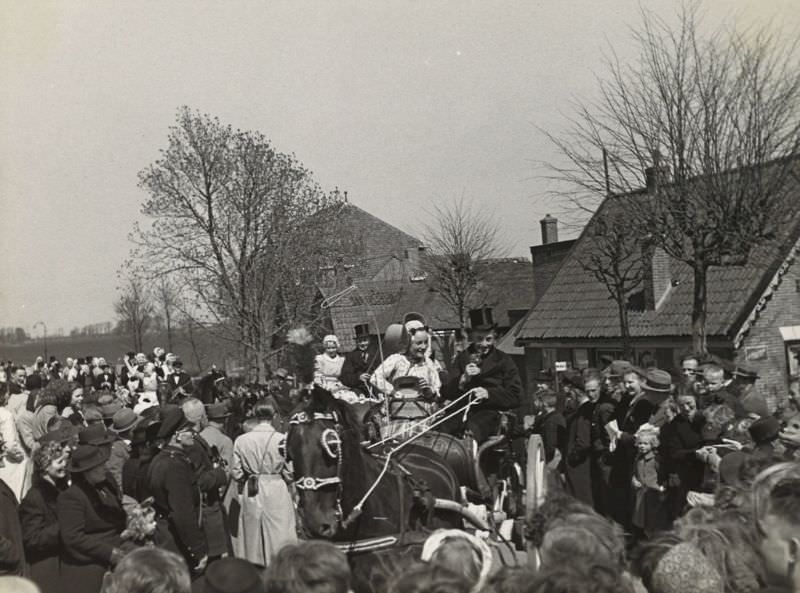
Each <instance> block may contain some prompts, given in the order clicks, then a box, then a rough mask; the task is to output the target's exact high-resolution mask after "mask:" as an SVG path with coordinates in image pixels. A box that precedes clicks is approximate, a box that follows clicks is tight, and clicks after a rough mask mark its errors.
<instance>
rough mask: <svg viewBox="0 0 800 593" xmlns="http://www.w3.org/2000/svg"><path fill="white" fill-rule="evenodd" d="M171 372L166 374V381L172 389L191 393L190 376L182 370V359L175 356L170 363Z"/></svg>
mask: <svg viewBox="0 0 800 593" xmlns="http://www.w3.org/2000/svg"><path fill="white" fill-rule="evenodd" d="M172 369H173V372H172V373H170V374H169V375H167V383H169V384H170V387H172V390H173V391H177V390H178V389H180V390H182V391H183V392H184V393H192V378H191V377H190V376H189V374H188V373H186V372H184V370H183V361H182V360H181V359H180V358H176V359H175V361H174V362H173V363H172Z"/></svg>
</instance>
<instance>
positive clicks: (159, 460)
mask: <svg viewBox="0 0 800 593" xmlns="http://www.w3.org/2000/svg"><path fill="white" fill-rule="evenodd" d="M147 482H148V485H149V490H150V493H151V494H152V496H153V498H154V499H155V504H154V506H155V509H156V512H157V514H158V520H159V521H160V522H162V524H163V523H166V524H167V527H168V529H169V531H170V533H171V535H172V537H173V538H174V540H175V543H176V544H177V545H178V547H179V548H180V551H181V553H182V554H183V555H184V557H185V558H186V561H187V562H188V564H189V567H190V568H191V567H194V566H197V563H198V562H199V561H200V559H201V558H203V556H205V555H206V554H208V545H207V543H206V536H205V534H204V533H203V529H202V527H201V526H200V489H199V487H198V485H197V478H196V476H195V473H194V470H193V468H192V463H191V461H190V460H189V457H188V456H187V455H186V453H185V452H184V451H183V450H182V449H179V448H177V447H172V446H167V447H164V448H163V449H162V450H161V451H160V452H159V453H158V455H156V456H155V458H154V459H153V461H152V462H150V467H149V468H148V474H147Z"/></svg>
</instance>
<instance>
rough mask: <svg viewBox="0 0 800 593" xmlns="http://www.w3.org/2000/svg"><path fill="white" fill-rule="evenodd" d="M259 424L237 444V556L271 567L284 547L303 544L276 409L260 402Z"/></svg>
mask: <svg viewBox="0 0 800 593" xmlns="http://www.w3.org/2000/svg"><path fill="white" fill-rule="evenodd" d="M253 412H254V414H255V418H254V420H255V422H256V423H255V424H254V425H253V426H252V427H251V428H250V430H249V431H248V432H246V433H244V434H243V435H241V436H239V437H238V438H237V439H236V441H235V442H234V443H233V466H232V467H231V476H232V477H233V479H234V480H235V481H236V483H235V484H234V485H233V487H234V488H236V494H235V496H234V501H233V503H232V506H231V511H229V512H231V514H235V513H234V512H233V505H236V504H238V506H239V509H238V520H236V532H235V533H234V534H232V536H233V537H232V538H231V540H232V543H233V553H234V555H235V556H237V557H240V558H245V559H247V560H249V561H250V562H254V563H255V564H260V565H261V566H267V565H268V564H269V562H270V559H271V558H272V556H273V555H274V554H275V553H276V552H277V551H278V550H280V549H281V548H282V547H283V546H284V545H286V544H289V543H294V542H296V541H297V532H296V530H295V515H294V505H293V503H292V497H291V495H290V494H289V488H288V487H287V485H286V482H285V481H284V478H283V472H284V470H285V469H286V460H285V459H284V457H283V455H282V454H281V451H280V447H281V443H282V441H283V439H284V435H283V433H280V432H277V431H276V430H275V429H274V428H273V427H272V419H273V417H274V415H275V408H273V406H272V404H271V403H269V402H268V401H267V400H265V399H262V400H259V401H258V402H257V403H256V405H255V406H254V408H253Z"/></svg>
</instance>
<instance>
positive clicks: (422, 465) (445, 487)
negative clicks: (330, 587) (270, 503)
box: [285, 385, 461, 542]
mask: <svg viewBox="0 0 800 593" xmlns="http://www.w3.org/2000/svg"><path fill="white" fill-rule="evenodd" d="M362 437H363V427H362V425H361V422H360V421H359V419H358V417H357V415H356V413H355V411H354V410H353V408H352V407H351V406H350V405H349V404H347V403H345V402H343V401H341V400H338V399H336V398H334V397H333V396H332V395H331V393H330V392H329V391H327V390H325V389H323V388H322V387H320V386H318V385H315V386H314V387H313V389H312V391H311V394H310V398H309V399H308V401H306V402H305V403H303V404H301V405H300V406H299V407H298V408H296V409H295V411H294V413H293V414H292V416H291V417H290V419H289V431H288V433H287V436H286V444H285V448H286V456H287V458H288V459H289V460H290V461H291V462H292V464H293V466H294V475H295V487H296V488H297V495H298V507H299V514H300V518H301V522H302V525H303V528H304V529H305V531H306V532H307V533H308V535H309V536H311V537H318V538H324V539H328V540H333V541H339V542H357V541H360V540H365V539H369V538H380V537H387V536H399V539H400V540H402V539H403V537H404V535H405V534H406V533H407V532H409V531H412V530H413V529H415V528H419V527H420V526H422V527H424V528H433V527H439V526H447V527H456V526H460V525H461V518H460V516H459V515H458V514H457V513H455V512H453V511H444V512H442V511H434V510H433V501H434V499H435V498H440V499H448V500H457V498H458V494H459V483H458V480H457V478H456V476H455V474H454V473H453V471H452V470H451V469H450V467H449V466H448V465H447V464H446V463H445V461H444V460H443V459H442V458H441V457H440V456H439V455H437V454H436V453H434V452H433V451H431V450H429V449H426V448H424V447H420V446H417V445H414V444H409V445H408V446H407V447H404V448H403V449H402V450H401V451H398V452H397V453H395V454H394V455H392V456H391V459H387V458H383V459H382V458H381V457H379V456H377V455H372V454H370V453H369V452H368V451H367V450H366V449H365V448H364V447H363V446H362ZM425 501H427V502H428V504H427V505H426V504H425Z"/></svg>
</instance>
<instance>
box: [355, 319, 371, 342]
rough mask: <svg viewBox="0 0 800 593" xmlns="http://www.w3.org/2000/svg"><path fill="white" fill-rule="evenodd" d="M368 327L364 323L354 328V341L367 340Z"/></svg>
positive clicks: (368, 335)
mask: <svg viewBox="0 0 800 593" xmlns="http://www.w3.org/2000/svg"><path fill="white" fill-rule="evenodd" d="M369 337H370V334H369V325H367V324H366V323H364V324H362V325H357V326H356V340H363V339H365V338H369Z"/></svg>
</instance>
